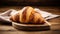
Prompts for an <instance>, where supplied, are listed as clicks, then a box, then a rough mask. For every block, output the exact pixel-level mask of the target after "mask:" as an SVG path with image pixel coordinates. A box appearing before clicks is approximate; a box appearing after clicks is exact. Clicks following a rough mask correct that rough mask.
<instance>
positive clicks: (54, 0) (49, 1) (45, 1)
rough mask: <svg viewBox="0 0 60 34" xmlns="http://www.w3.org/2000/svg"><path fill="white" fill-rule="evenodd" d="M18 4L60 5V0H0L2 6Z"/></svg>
mask: <svg viewBox="0 0 60 34" xmlns="http://www.w3.org/2000/svg"><path fill="white" fill-rule="evenodd" d="M2 5H3V6H4V5H5V6H6V5H9V6H11V5H12V6H13V5H14V6H16V5H34V6H36V5H39V6H59V5H60V0H0V6H2Z"/></svg>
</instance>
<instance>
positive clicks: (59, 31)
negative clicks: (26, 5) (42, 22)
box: [0, 6, 60, 34]
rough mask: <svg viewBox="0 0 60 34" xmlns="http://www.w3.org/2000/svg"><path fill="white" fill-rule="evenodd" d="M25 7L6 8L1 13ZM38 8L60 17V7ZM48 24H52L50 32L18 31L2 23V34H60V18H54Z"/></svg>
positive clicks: (0, 8)
mask: <svg viewBox="0 0 60 34" xmlns="http://www.w3.org/2000/svg"><path fill="white" fill-rule="evenodd" d="M22 7H23V6H5V7H0V13H2V12H4V11H6V10H9V9H16V10H20V9H21V8H22ZM33 7H37V6H33ZM37 8H39V9H41V10H43V11H47V12H50V13H53V14H58V15H60V7H46V6H45V7H44V6H38V7H37ZM48 22H49V23H50V24H51V26H50V28H51V30H48V31H33V32H32V31H31V32H27V31H18V30H16V29H15V28H13V27H12V26H11V25H5V24H4V23H3V24H2V22H0V34H60V17H57V18H53V19H51V20H48Z"/></svg>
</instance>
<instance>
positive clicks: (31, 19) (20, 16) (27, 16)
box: [10, 6, 45, 24]
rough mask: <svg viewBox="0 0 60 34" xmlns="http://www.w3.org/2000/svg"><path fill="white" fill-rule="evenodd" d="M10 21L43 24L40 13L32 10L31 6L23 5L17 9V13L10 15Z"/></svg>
mask: <svg viewBox="0 0 60 34" xmlns="http://www.w3.org/2000/svg"><path fill="white" fill-rule="evenodd" d="M10 19H11V20H12V21H15V22H20V23H28V24H43V23H45V20H44V18H43V17H42V16H41V14H40V13H38V12H37V11H35V10H34V8H32V7H29V6H27V7H24V8H23V9H21V10H19V11H18V13H16V14H15V15H12V16H11V18H10Z"/></svg>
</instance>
